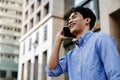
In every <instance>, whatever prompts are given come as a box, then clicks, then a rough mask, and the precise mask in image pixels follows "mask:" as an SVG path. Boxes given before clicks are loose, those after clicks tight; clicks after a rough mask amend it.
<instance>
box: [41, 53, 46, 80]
mask: <svg viewBox="0 0 120 80" xmlns="http://www.w3.org/2000/svg"><path fill="white" fill-rule="evenodd" d="M46 65H47V51H44V52H43V60H42V80H47V74H46V72H45V67H46Z"/></svg>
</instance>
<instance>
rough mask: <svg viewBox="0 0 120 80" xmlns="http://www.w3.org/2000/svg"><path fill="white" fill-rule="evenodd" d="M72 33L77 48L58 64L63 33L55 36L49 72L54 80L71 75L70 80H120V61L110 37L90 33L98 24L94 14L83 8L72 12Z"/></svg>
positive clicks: (66, 38)
mask: <svg viewBox="0 0 120 80" xmlns="http://www.w3.org/2000/svg"><path fill="white" fill-rule="evenodd" d="M70 12H71V14H70V17H69V21H68V28H69V29H70V32H71V33H72V34H73V35H75V36H76V38H77V41H76V46H75V48H74V49H72V50H70V51H69V52H68V53H67V54H66V55H65V56H64V57H63V58H61V59H60V60H59V50H60V46H61V43H62V42H63V41H64V40H71V39H72V38H69V37H65V36H63V30H60V31H59V32H58V34H57V36H56V39H55V43H54V47H53V50H52V54H51V57H50V61H49V63H48V66H47V67H46V71H47V73H48V75H49V76H51V77H55V76H59V75H61V74H63V73H68V76H69V80H120V57H119V53H118V51H117V47H116V43H115V41H114V39H113V38H112V37H111V36H108V35H107V34H104V33H94V32H92V31H90V30H91V29H92V28H93V26H94V24H95V20H96V18H95V15H94V13H93V12H92V11H91V10H90V9H88V8H84V7H80V6H78V7H74V8H72V9H71V10H70Z"/></svg>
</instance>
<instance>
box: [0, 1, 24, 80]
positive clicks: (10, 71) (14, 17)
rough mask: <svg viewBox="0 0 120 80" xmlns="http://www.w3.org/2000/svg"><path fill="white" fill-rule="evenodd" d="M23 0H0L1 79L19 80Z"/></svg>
mask: <svg viewBox="0 0 120 80" xmlns="http://www.w3.org/2000/svg"><path fill="white" fill-rule="evenodd" d="M21 22H22V0H0V80H17V73H18V58H19V39H20V35H21Z"/></svg>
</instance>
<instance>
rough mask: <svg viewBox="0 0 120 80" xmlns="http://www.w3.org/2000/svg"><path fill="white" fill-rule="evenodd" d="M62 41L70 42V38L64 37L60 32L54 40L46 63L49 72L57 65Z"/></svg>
mask: <svg viewBox="0 0 120 80" xmlns="http://www.w3.org/2000/svg"><path fill="white" fill-rule="evenodd" d="M64 40H72V38H68V37H64V36H63V31H62V30H61V31H59V32H58V33H57V36H56V38H55V43H54V46H53V50H52V54H51V57H50V60H49V63H48V68H49V70H53V69H55V68H56V67H57V65H58V64H59V51H60V46H61V43H62V42H63V41H64Z"/></svg>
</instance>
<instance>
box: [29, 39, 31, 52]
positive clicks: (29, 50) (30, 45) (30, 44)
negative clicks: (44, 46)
mask: <svg viewBox="0 0 120 80" xmlns="http://www.w3.org/2000/svg"><path fill="white" fill-rule="evenodd" d="M30 50H31V38H30V40H29V51H30Z"/></svg>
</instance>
